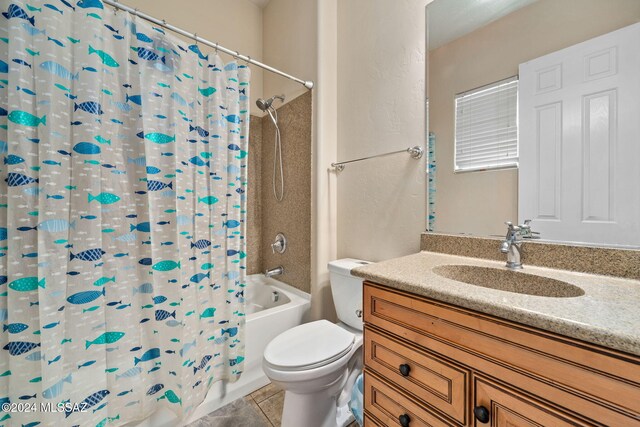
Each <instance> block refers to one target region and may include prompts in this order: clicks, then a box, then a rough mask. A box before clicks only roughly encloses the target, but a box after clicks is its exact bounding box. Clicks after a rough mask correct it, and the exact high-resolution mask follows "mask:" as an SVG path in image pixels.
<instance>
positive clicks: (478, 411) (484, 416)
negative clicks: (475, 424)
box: [473, 406, 489, 423]
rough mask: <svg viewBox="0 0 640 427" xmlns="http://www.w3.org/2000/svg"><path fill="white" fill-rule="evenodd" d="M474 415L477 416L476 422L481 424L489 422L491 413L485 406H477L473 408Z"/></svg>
mask: <svg viewBox="0 0 640 427" xmlns="http://www.w3.org/2000/svg"><path fill="white" fill-rule="evenodd" d="M473 415H475V417H476V420H478V421H480V422H481V423H488V422H489V411H488V410H487V408H485V407H484V406H476V407H475V408H473Z"/></svg>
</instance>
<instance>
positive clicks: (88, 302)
mask: <svg viewBox="0 0 640 427" xmlns="http://www.w3.org/2000/svg"><path fill="white" fill-rule="evenodd" d="M2 5H3V6H2V11H1V12H2V15H3V16H2V17H0V22H1V25H0V39H1V40H0V152H1V153H2V156H1V158H2V159H3V160H2V161H0V248H1V249H0V323H1V324H2V335H1V337H2V338H1V339H2V342H0V348H1V349H2V350H0V356H1V357H0V401H1V402H0V403H2V404H8V405H5V406H3V409H5V410H4V411H2V412H0V425H12V426H13V425H16V426H20V425H28V426H35V425H38V424H37V422H40V423H41V424H40V425H47V426H53V425H56V426H83V427H84V426H106V425H109V426H118V425H123V424H126V423H128V422H131V421H134V420H139V419H142V418H145V417H146V416H148V415H149V414H150V413H152V412H153V411H155V410H156V409H158V408H160V407H162V406H163V407H167V408H169V409H171V410H172V411H173V412H174V413H176V414H177V415H178V416H179V417H184V416H187V415H188V414H189V413H190V412H191V411H192V410H193V409H195V407H196V406H197V405H198V404H199V403H200V402H202V400H203V399H204V396H205V394H206V392H207V390H208V388H209V386H210V385H211V384H212V383H213V382H215V381H219V380H229V381H234V380H235V379H237V377H238V376H239V375H240V374H241V372H242V366H243V363H242V362H243V359H244V358H243V354H244V344H243V325H244V312H243V311H244V310H243V308H244V291H243V289H244V277H245V259H244V256H245V255H244V249H245V242H244V225H245V217H246V213H245V197H244V193H245V189H246V161H247V159H246V156H247V141H248V129H249V128H248V122H249V113H248V102H249V101H248V100H249V78H250V72H249V69H248V68H247V67H246V66H244V65H242V64H237V63H235V62H230V63H227V64H224V63H223V62H222V61H221V59H220V58H219V57H218V56H217V55H213V54H212V55H210V56H206V55H204V54H203V53H202V52H201V50H200V49H199V47H198V46H197V45H189V43H186V42H183V41H182V40H179V39H178V38H176V37H173V36H171V35H169V34H165V32H164V31H163V30H162V29H161V28H156V27H153V26H152V25H149V24H147V23H146V22H144V21H142V20H141V19H138V18H136V17H135V16H133V15H130V14H127V13H125V12H117V13H116V12H114V11H113V10H112V9H111V8H110V7H108V6H106V5H103V4H102V3H101V2H100V0H79V1H75V0H74V1H73V2H71V1H66V0H49V2H47V3H45V2H43V1H29V2H22V1H18V0H10V1H7V2H2ZM7 409H8V411H7ZM33 423H36V424H33Z"/></svg>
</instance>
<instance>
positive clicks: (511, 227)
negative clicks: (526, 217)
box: [504, 221, 520, 233]
mask: <svg viewBox="0 0 640 427" xmlns="http://www.w3.org/2000/svg"><path fill="white" fill-rule="evenodd" d="M504 225H506V226H507V227H508V230H507V233H512V232H514V231H519V230H520V227H519V226H517V225H513V222H511V221H505V222H504Z"/></svg>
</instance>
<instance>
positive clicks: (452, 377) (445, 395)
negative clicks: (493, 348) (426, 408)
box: [364, 327, 470, 424]
mask: <svg viewBox="0 0 640 427" xmlns="http://www.w3.org/2000/svg"><path fill="white" fill-rule="evenodd" d="M364 363H365V366H366V367H367V368H368V369H373V370H375V371H376V372H377V373H379V374H380V375H382V376H383V377H385V378H386V379H388V380H389V382H391V383H392V384H394V385H396V386H397V387H399V388H400V389H401V390H403V391H405V392H407V393H408V394H409V395H411V396H412V397H415V398H416V399H420V400H422V401H424V402H425V403H427V404H428V405H431V406H433V407H434V408H436V409H438V410H440V411H442V412H443V413H444V414H447V415H448V416H450V417H451V418H453V419H454V420H455V421H457V422H458V423H460V424H465V423H466V408H467V400H466V397H467V395H468V384H469V376H470V374H469V371H467V370H465V369H462V368H460V367H457V366H456V365H453V364H451V363H449V362H447V361H445V360H443V359H441V358H439V357H438V356H435V355H432V354H429V353H427V352H424V351H421V350H418V349H417V348H415V347H413V346H409V345H407V344H406V343H402V342H401V341H398V340H396V339H393V338H391V337H388V336H386V335H384V334H381V333H379V332H377V331H375V330H373V329H371V328H369V327H367V328H366V329H365V333H364ZM401 365H402V371H403V372H401ZM403 374H404V375H403Z"/></svg>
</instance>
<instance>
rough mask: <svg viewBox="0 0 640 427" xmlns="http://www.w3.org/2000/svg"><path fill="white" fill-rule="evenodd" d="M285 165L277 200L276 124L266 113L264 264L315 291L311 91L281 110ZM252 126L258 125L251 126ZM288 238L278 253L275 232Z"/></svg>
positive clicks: (285, 279) (288, 280) (292, 282)
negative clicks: (279, 268)
mask: <svg viewBox="0 0 640 427" xmlns="http://www.w3.org/2000/svg"><path fill="white" fill-rule="evenodd" d="M277 110H278V125H279V126H280V132H281V134H282V160H283V164H284V182H285V191H284V199H283V200H282V201H281V202H278V201H276V200H275V197H274V196H273V189H272V176H273V159H274V139H275V127H274V126H273V123H272V122H271V119H270V118H269V116H265V117H263V118H262V143H261V145H262V158H261V162H262V169H261V174H262V177H261V186H262V191H261V199H262V200H261V202H262V206H261V209H262V230H261V232H262V253H261V255H262V269H263V270H264V269H267V268H274V267H277V266H279V265H282V266H283V267H284V270H285V273H284V274H283V275H282V276H279V277H276V278H277V279H278V280H281V281H283V282H285V283H287V284H289V285H291V286H294V287H296V288H298V289H300V290H302V291H304V292H310V291H311V270H310V266H311V117H312V116H311V113H312V98H311V92H307V93H305V94H303V95H301V96H299V97H298V98H296V99H293V100H291V101H289V102H288V103H287V104H285V105H283V106H281V107H279V108H278V109H277ZM251 130H252V131H253V127H252V128H251ZM278 233H283V234H284V235H285V236H286V238H287V250H286V252H285V253H284V254H278V253H276V254H273V253H272V251H271V246H270V245H271V243H273V241H274V240H275V237H276V234H278Z"/></svg>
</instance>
